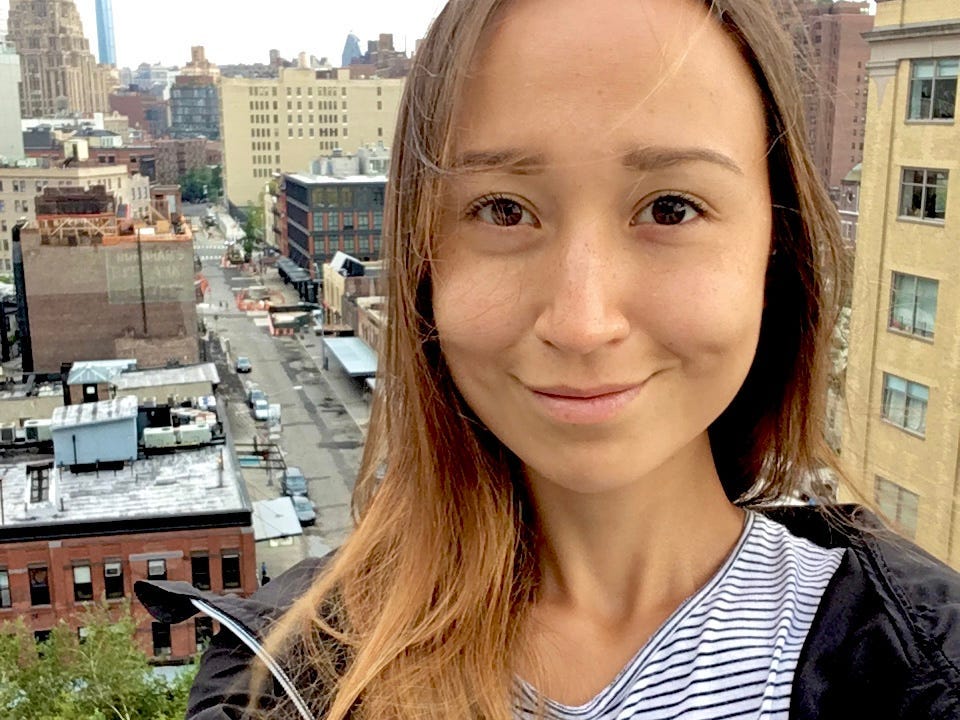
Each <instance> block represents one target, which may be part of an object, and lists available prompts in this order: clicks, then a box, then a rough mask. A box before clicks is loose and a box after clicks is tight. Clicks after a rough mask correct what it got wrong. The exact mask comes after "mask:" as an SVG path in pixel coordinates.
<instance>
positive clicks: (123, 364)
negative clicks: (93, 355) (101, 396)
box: [67, 360, 137, 385]
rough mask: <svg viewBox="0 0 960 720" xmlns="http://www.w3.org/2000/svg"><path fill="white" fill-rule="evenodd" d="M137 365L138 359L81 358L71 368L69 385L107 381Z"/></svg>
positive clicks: (68, 377)
mask: <svg viewBox="0 0 960 720" xmlns="http://www.w3.org/2000/svg"><path fill="white" fill-rule="evenodd" d="M136 366H137V361H136V360H79V361H77V362H75V363H74V364H73V366H72V367H71V368H70V374H69V375H67V385H90V384H96V383H105V382H109V381H110V380H112V379H113V378H114V377H116V376H117V375H119V374H120V373H122V372H123V371H124V370H129V369H132V368H135V367H136Z"/></svg>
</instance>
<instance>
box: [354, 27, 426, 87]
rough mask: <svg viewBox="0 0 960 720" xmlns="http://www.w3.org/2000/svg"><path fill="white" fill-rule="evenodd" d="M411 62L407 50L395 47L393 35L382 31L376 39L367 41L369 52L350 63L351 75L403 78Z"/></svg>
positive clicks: (357, 76)
mask: <svg viewBox="0 0 960 720" xmlns="http://www.w3.org/2000/svg"><path fill="white" fill-rule="evenodd" d="M348 42H349V38H348ZM411 64H412V60H411V59H410V57H408V56H407V53H406V52H405V51H403V50H396V49H395V48H394V47H393V35H392V34H390V33H380V36H379V37H378V38H377V39H376V40H369V41H367V52H365V53H364V54H363V55H361V56H360V57H358V58H355V59H354V60H353V61H351V62H350V63H349V68H350V77H352V78H363V77H382V78H403V77H406V76H407V75H408V74H409V73H410V66H411Z"/></svg>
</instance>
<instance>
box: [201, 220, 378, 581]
mask: <svg viewBox="0 0 960 720" xmlns="http://www.w3.org/2000/svg"><path fill="white" fill-rule="evenodd" d="M194 208H199V211H200V213H202V212H203V211H204V210H205V208H203V207H202V206H193V207H192V208H190V209H191V210H194ZM186 210H187V209H186V208H185V214H199V213H197V212H196V211H194V212H190V213H187V212H186ZM194 248H195V252H196V254H197V256H198V257H200V259H201V263H202V266H203V269H202V272H203V274H204V276H205V277H206V278H207V280H208V282H209V283H210V292H209V293H208V295H207V298H206V300H207V302H206V303H204V304H202V305H201V306H200V307H199V311H200V314H201V316H202V317H203V318H204V320H205V323H206V325H207V328H208V329H209V330H211V331H212V332H213V333H214V334H215V336H216V339H217V340H218V341H219V342H217V343H215V350H214V352H213V353H212V357H211V358H210V359H211V360H213V361H214V362H217V366H218V371H219V373H220V378H221V384H220V393H221V396H222V397H223V398H225V399H226V400H227V405H228V418H227V419H228V423H229V426H230V429H231V432H232V434H233V440H234V443H235V444H247V443H252V442H253V440H254V438H255V437H256V438H258V440H261V441H262V440H265V439H266V438H267V434H266V428H265V426H264V423H260V422H257V421H255V420H254V419H253V417H252V415H251V413H250V410H249V409H248V408H247V406H246V402H245V397H244V382H246V381H248V380H249V381H253V382H256V383H257V384H258V385H259V386H260V387H261V388H262V389H263V390H264V392H266V393H267V395H268V397H269V399H270V402H272V403H279V404H280V406H281V415H282V431H281V433H280V439H279V445H280V447H281V450H282V453H283V457H284V460H285V462H286V463H287V465H296V466H298V467H299V468H301V470H303V472H304V475H305V476H306V478H307V485H308V490H309V494H310V499H311V500H312V501H313V502H314V504H315V505H316V507H317V524H316V526H315V527H307V528H304V535H303V536H302V537H301V538H297V539H294V540H292V541H289V542H287V543H283V542H281V543H266V542H261V543H257V564H258V566H259V565H260V563H262V562H266V563H267V568H268V571H269V574H270V575H271V576H276V575H277V574H279V573H280V572H282V571H283V570H285V569H286V568H287V567H290V566H291V565H293V564H295V563H296V562H297V561H299V560H300V559H302V558H303V557H306V556H309V555H322V554H324V553H326V552H327V551H328V550H329V549H331V548H334V547H337V546H338V545H340V544H341V543H342V542H343V541H344V539H346V537H347V535H348V534H349V532H350V530H351V528H352V521H351V518H350V507H349V503H350V494H351V491H352V488H353V485H354V480H355V478H356V474H357V469H358V467H359V462H360V455H361V452H362V446H363V431H362V428H365V426H366V421H367V417H368V415H367V409H366V403H365V401H364V400H363V394H362V389H361V388H360V387H359V386H358V385H357V384H356V383H355V381H353V380H351V379H349V378H346V377H344V376H342V375H341V374H340V371H339V369H338V368H337V367H336V366H335V364H334V363H331V364H330V369H329V370H327V371H323V370H322V369H321V367H320V362H319V356H320V352H319V350H320V348H319V338H314V337H313V336H312V335H311V336H306V337H303V338H300V337H296V336H285V337H273V336H271V335H270V334H269V330H268V328H267V326H266V317H265V313H247V312H241V311H238V310H237V309H236V305H235V304H234V301H233V292H234V291H236V290H238V289H240V288H243V287H246V286H249V285H251V284H260V283H261V282H265V283H266V284H269V285H271V286H277V285H281V283H280V280H279V277H278V276H277V273H276V271H275V270H273V269H272V268H270V269H265V271H264V276H263V279H261V278H260V277H259V276H257V275H255V274H252V273H246V274H245V273H244V272H243V271H241V270H239V269H234V268H222V267H221V266H220V259H221V257H222V255H223V251H224V246H223V239H222V238H221V237H220V235H219V233H218V232H217V231H216V230H210V231H204V230H201V231H199V232H197V233H196V235H195V239H194ZM285 296H286V297H287V299H288V300H291V301H292V300H295V299H296V297H295V294H294V293H293V292H292V289H291V288H289V287H287V288H286V292H285ZM239 355H245V356H247V357H248V358H250V361H251V363H252V365H253V369H252V371H251V372H250V373H249V374H244V375H240V376H238V375H237V374H236V373H235V371H234V368H233V363H234V362H235V361H236V358H237V356H239ZM242 474H243V478H244V481H245V482H246V485H247V490H248V493H249V495H250V498H251V500H254V501H256V500H264V499H269V498H273V497H277V496H278V495H279V494H280V490H279V477H271V476H270V474H269V473H268V472H267V471H265V470H260V469H255V468H243V470H242Z"/></svg>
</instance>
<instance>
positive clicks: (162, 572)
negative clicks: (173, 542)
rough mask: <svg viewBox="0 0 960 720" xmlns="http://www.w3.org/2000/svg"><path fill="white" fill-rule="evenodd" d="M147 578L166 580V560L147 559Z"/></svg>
mask: <svg viewBox="0 0 960 720" xmlns="http://www.w3.org/2000/svg"><path fill="white" fill-rule="evenodd" d="M147 579H148V580H166V579H167V561H166V560H147Z"/></svg>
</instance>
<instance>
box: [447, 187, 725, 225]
mask: <svg viewBox="0 0 960 720" xmlns="http://www.w3.org/2000/svg"><path fill="white" fill-rule="evenodd" d="M661 200H680V201H682V202H683V203H685V204H687V205H689V206H690V207H691V208H692V209H693V211H694V212H695V213H697V215H699V216H700V217H703V216H704V215H706V212H707V210H706V207H705V206H704V205H703V203H702V202H700V201H699V200H697V199H696V198H694V197H691V196H690V195H687V194H686V193H682V192H666V193H663V194H662V195H657V196H656V197H654V198H653V199H651V200H650V202H648V203H647V204H646V205H644V206H643V207H642V208H640V209H639V210H637V212H636V213H634V214H633V216H632V217H631V219H630V224H631V225H632V226H636V225H640V224H645V223H637V222H635V220H636V218H637V217H638V216H639V215H640V214H641V213H643V212H645V211H646V210H648V209H650V208H652V207H653V205H654V204H655V203H657V202H658V201H661ZM498 201H507V202H512V203H516V204H517V205H518V206H519V207H521V208H522V209H523V212H526V213H529V214H530V215H531V217H533V219H534V221H535V222H534V224H535V226H537V227H539V225H540V223H539V220H537V218H536V216H534V215H533V213H532V212H531V211H530V210H529V209H528V208H527V207H526V206H525V205H524V203H523V202H521V201H519V200H516V199H514V198H512V197H510V196H508V195H501V194H499V193H490V194H488V195H483V196H482V197H479V198H477V199H476V200H474V201H473V202H472V203H471V204H470V206H469V207H468V208H467V211H466V213H465V215H466V217H467V218H468V219H471V220H475V219H477V218H478V216H479V215H480V213H481V212H483V211H484V210H485V209H487V208H488V207H490V206H491V205H492V204H493V203H495V202H498ZM686 222H689V220H686V221H684V223H686ZM684 223H676V224H684ZM654 224H656V223H654ZM503 227H515V226H510V225H507V226H503ZM662 227H671V224H663V225H662Z"/></svg>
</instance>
